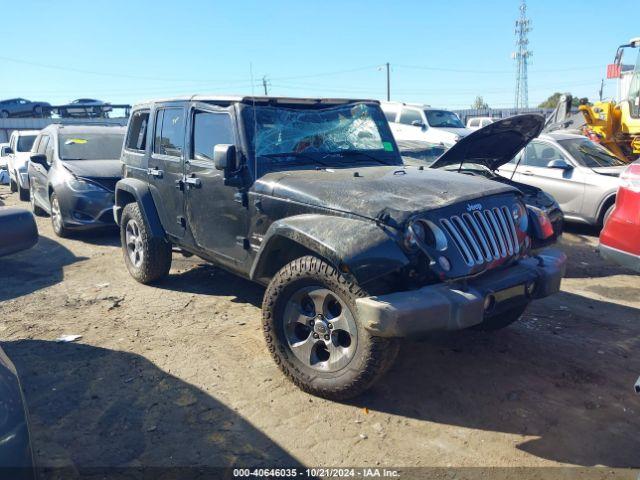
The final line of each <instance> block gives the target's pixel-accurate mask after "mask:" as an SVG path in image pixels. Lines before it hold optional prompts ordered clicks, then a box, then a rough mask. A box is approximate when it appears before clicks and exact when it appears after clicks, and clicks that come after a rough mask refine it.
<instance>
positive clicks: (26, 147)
mask: <svg viewBox="0 0 640 480" xmlns="http://www.w3.org/2000/svg"><path fill="white" fill-rule="evenodd" d="M36 136H37V135H20V136H19V137H18V145H16V147H17V148H16V152H30V151H31V147H33V142H35V140H36Z"/></svg>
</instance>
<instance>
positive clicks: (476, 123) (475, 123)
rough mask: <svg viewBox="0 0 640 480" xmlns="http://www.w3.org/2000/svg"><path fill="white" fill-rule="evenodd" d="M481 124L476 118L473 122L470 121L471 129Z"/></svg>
mask: <svg viewBox="0 0 640 480" xmlns="http://www.w3.org/2000/svg"><path fill="white" fill-rule="evenodd" d="M479 122H480V120H478V119H477V118H474V119H473V120H469V126H470V127H477V126H478V124H479Z"/></svg>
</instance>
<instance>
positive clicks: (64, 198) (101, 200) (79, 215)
mask: <svg viewBox="0 0 640 480" xmlns="http://www.w3.org/2000/svg"><path fill="white" fill-rule="evenodd" d="M57 193H58V201H59V202H60V208H61V210H62V218H63V222H64V226H65V227H66V228H69V229H73V230H88V229H92V228H100V227H109V226H113V225H114V221H113V214H112V209H113V203H114V194H113V193H112V192H107V191H105V192H82V193H80V192H74V191H72V190H70V189H69V188H65V189H64V190H59V191H58V192H57Z"/></svg>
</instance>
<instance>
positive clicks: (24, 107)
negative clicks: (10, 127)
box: [0, 98, 51, 118]
mask: <svg viewBox="0 0 640 480" xmlns="http://www.w3.org/2000/svg"><path fill="white" fill-rule="evenodd" d="M50 114H51V105H50V104H49V103H47V102H32V101H31V100H26V99H24V98H10V99H8V100H2V101H0V118H9V117H45V116H46V117H48V116H49V115H50Z"/></svg>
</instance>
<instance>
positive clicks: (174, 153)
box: [153, 108, 184, 157]
mask: <svg viewBox="0 0 640 480" xmlns="http://www.w3.org/2000/svg"><path fill="white" fill-rule="evenodd" d="M155 127H156V128H155V140H154V142H153V153H157V154H159V155H168V156H170V157H181V156H182V150H183V147H184V110H183V109H182V108H165V109H162V110H160V111H158V114H157V116H156V125H155Z"/></svg>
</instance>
